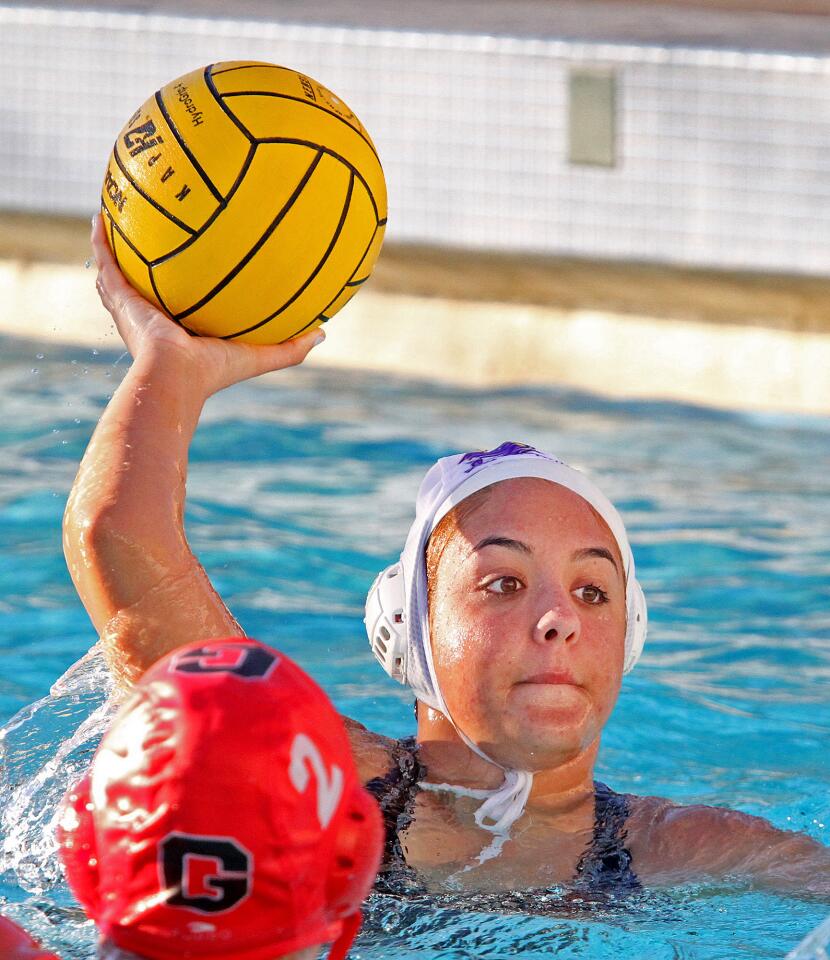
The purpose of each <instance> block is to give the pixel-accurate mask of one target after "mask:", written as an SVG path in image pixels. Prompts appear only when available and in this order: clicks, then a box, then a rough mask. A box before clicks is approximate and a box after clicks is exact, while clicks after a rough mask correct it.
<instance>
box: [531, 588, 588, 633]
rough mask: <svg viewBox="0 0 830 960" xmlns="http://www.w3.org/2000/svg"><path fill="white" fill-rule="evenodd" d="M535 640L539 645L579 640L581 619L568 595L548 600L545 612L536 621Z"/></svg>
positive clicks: (560, 595)
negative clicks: (556, 641)
mask: <svg viewBox="0 0 830 960" xmlns="http://www.w3.org/2000/svg"><path fill="white" fill-rule="evenodd" d="M533 639H534V640H536V641H537V642H538V643H552V642H553V641H554V640H562V641H564V642H565V643H572V642H573V641H575V640H578V639H579V617H578V616H577V612H576V608H575V607H574V604H573V602H572V601H571V598H570V596H569V595H568V594H567V593H565V594H559V593H557V595H556V596H554V597H550V596H549V597H548V598H547V600H546V603H545V609H544V612H543V613H542V615H541V616H540V617H539V619H538V620H537V621H536V626H535V628H534V630H533Z"/></svg>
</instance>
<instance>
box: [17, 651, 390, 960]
mask: <svg viewBox="0 0 830 960" xmlns="http://www.w3.org/2000/svg"><path fill="white" fill-rule="evenodd" d="M382 837H383V826H382V823H381V818H380V815H379V813H378V810H377V805H376V804H375V803H374V801H373V800H372V798H371V797H370V796H369V794H368V793H367V792H366V790H365V789H363V787H362V786H361V785H360V782H359V779H358V774H357V770H356V769H355V766H354V763H353V762H352V759H351V756H350V752H349V741H348V738H347V734H346V731H345V728H344V726H343V722H342V720H341V719H340V717H339V716H338V715H337V712H336V711H335V709H334V707H333V706H332V704H331V702H330V701H329V699H328V697H327V696H326V695H325V694H324V693H323V691H322V690H321V689H320V688H319V687H318V686H317V684H316V683H314V681H313V680H312V679H311V678H310V677H309V676H308V675H307V674H306V673H304V672H303V671H302V670H301V669H300V668H299V667H298V666H297V665H296V664H294V663H293V662H292V661H291V660H289V659H288V658H287V657H285V656H284V655H283V654H280V653H278V652H277V651H276V650H273V649H272V648H270V647H267V646H265V645H264V644H261V643H258V642H257V641H256V640H250V639H247V638H245V637H231V638H228V639H224V640H212V641H211V640H208V641H204V640H202V641H197V642H196V643H190V644H187V645H185V646H184V647H181V648H179V649H178V650H176V651H175V652H173V653H172V654H170V655H168V656H166V657H164V658H162V659H161V660H160V661H159V662H158V663H156V664H154V666H153V667H152V668H151V669H150V670H149V671H148V672H147V673H146V674H145V675H144V676H143V677H142V678H141V679H140V680H139V682H138V683H137V684H136V686H135V688H134V690H133V692H132V694H131V695H130V697H129V698H128V700H127V702H126V703H125V704H124V705H123V706H122V707H121V709H120V711H119V712H118V714H117V716H116V717H115V720H114V721H113V724H112V726H111V727H110V729H109V730H108V731H107V733H106V734H105V736H104V739H103V740H102V742H101V745H100V746H99V748H98V750H97V752H96V754H95V757H94V759H93V761H92V764H91V767H90V771H89V773H88V774H87V776H86V777H84V779H83V780H82V781H81V782H80V783H79V784H77V785H76V786H75V787H74V788H72V789H71V790H70V791H69V792H68V793H67V796H66V798H65V799H64V805H63V809H62V811H61V815H60V819H59V824H58V840H59V842H60V849H61V857H62V859H63V862H64V866H65V869H66V874H67V878H68V880H69V885H70V887H71V888H72V890H73V892H74V893H75V896H76V897H77V898H78V900H79V901H80V902H81V904H82V906H83V907H84V909H85V911H86V913H87V915H88V916H89V917H90V918H91V919H93V920H94V921H95V923H96V924H97V926H98V931H99V934H100V937H101V940H100V945H99V953H98V955H99V958H100V960H134V958H135V960H179V958H181V957H189V958H191V960H196V958H199V957H206V958H207V957H210V958H212V960H276V958H278V957H280V958H285V960H314V958H316V957H318V956H319V954H320V946H321V945H323V944H326V943H332V944H333V946H332V948H331V951H330V953H329V954H328V957H329V960H344V958H345V956H346V953H347V951H348V948H349V946H350V944H351V943H352V941H353V940H354V937H355V934H356V933H357V930H358V927H359V926H360V905H361V902H362V901H363V899H364V897H365V896H366V895H367V893H368V892H369V890H370V888H371V886H372V883H373V881H374V879H375V874H376V872H377V867H378V864H379V862H380V857H381V848H382ZM0 957H2V960H57V958H55V957H53V955H52V954H49V953H45V952H41V951H40V950H39V948H38V947H37V945H36V944H35V943H34V942H33V941H32V940H31V939H30V938H29V937H28V936H26V935H25V934H24V933H23V932H22V931H20V930H18V929H16V928H15V927H14V926H13V925H12V924H11V923H10V922H9V921H7V920H3V919H2V918H0Z"/></svg>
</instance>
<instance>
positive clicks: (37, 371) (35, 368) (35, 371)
mask: <svg viewBox="0 0 830 960" xmlns="http://www.w3.org/2000/svg"><path fill="white" fill-rule="evenodd" d="M32 373H40V370H38V368H37V367H32Z"/></svg>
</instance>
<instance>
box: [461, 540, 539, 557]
mask: <svg viewBox="0 0 830 960" xmlns="http://www.w3.org/2000/svg"><path fill="white" fill-rule="evenodd" d="M484 547H507V548H508V549H509V550H519V551H520V552H521V553H526V554H528V555H529V554H531V553H533V551H532V550H531V549H530V547H529V546H528V545H527V544H526V543H522V541H521V540H511V539H510V537H485V538H484V539H483V540H480V541H479V542H478V543H477V544H476V545H475V546H474V547H473V550H474V551H475V550H483V549H484Z"/></svg>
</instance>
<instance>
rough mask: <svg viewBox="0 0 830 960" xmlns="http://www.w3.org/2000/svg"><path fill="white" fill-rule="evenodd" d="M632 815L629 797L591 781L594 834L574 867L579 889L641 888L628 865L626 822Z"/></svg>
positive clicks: (628, 890)
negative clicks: (592, 783) (592, 784)
mask: <svg viewBox="0 0 830 960" xmlns="http://www.w3.org/2000/svg"><path fill="white" fill-rule="evenodd" d="M630 814H631V805H630V803H629V800H628V797H627V796H626V795H625V794H623V793H616V792H615V791H613V790H612V789H611V788H610V787H608V786H606V785H605V784H604V783H600V782H599V781H597V782H595V783H594V835H593V837H592V839H591V845H590V846H589V847H588V849H587V850H586V851H585V853H583V854H582V856H581V857H580V859H579V863H578V864H577V867H576V881H575V886H576V887H577V888H578V889H583V890H584V889H590V890H602V891H609V892H619V893H622V892H626V891H627V892H630V891H632V890H639V889H640V886H641V885H640V881H639V879H638V877H637V874H636V873H634V871H633V869H632V868H631V862H632V859H633V858H632V856H631V851H630V850H629V849H628V847H627V846H626V845H625V841H626V839H627V838H628V834H627V831H626V828H625V827H626V822H627V821H628V818H629V816H630Z"/></svg>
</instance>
